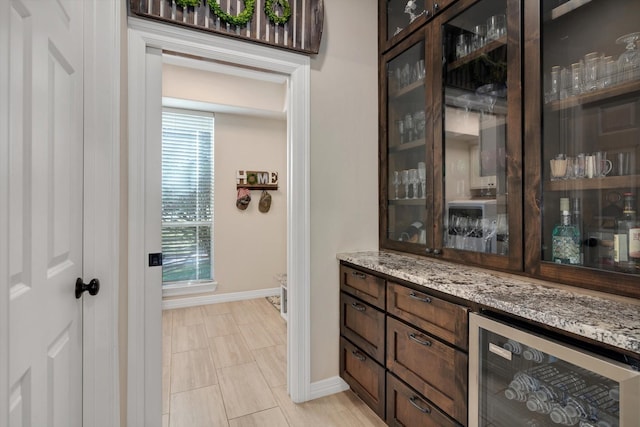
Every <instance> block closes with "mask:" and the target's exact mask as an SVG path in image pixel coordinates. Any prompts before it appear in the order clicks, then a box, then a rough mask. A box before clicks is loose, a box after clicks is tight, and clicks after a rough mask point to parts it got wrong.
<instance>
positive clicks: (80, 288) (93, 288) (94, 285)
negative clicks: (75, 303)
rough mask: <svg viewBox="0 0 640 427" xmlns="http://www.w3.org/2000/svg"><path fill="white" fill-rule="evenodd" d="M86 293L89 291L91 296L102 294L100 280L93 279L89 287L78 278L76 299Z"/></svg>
mask: <svg viewBox="0 0 640 427" xmlns="http://www.w3.org/2000/svg"><path fill="white" fill-rule="evenodd" d="M84 291H89V295H97V294H98V292H100V280H98V279H92V280H91V281H90V282H89V284H88V285H87V284H85V283H84V282H83V281H82V279H81V278H80V277H78V278H77V279H76V298H80V297H81V296H82V293H83V292H84Z"/></svg>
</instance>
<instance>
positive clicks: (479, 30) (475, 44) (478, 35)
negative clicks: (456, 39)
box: [471, 25, 487, 50]
mask: <svg viewBox="0 0 640 427" xmlns="http://www.w3.org/2000/svg"><path fill="white" fill-rule="evenodd" d="M472 32H473V35H472V36H471V49H472V50H478V49H480V48H481V47H482V46H484V44H485V42H486V41H485V39H486V37H487V26H486V25H476V26H475V27H473V31H472Z"/></svg>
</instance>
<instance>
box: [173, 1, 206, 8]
mask: <svg viewBox="0 0 640 427" xmlns="http://www.w3.org/2000/svg"><path fill="white" fill-rule="evenodd" d="M175 1H176V4H177V5H178V6H182V7H188V6H193V7H196V6H200V0H175Z"/></svg>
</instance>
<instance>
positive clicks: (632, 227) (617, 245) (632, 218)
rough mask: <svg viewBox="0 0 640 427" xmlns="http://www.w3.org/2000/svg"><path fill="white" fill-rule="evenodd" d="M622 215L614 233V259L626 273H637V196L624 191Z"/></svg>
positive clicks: (639, 256) (639, 236) (639, 230)
mask: <svg viewBox="0 0 640 427" xmlns="http://www.w3.org/2000/svg"><path fill="white" fill-rule="evenodd" d="M623 200H624V202H623V203H624V208H623V210H622V217H620V218H619V219H618V220H617V221H616V227H615V232H614V235H613V261H614V263H615V266H616V267H617V269H619V270H621V271H624V272H625V273H637V272H638V271H637V269H638V268H639V267H640V223H638V220H637V218H636V207H635V198H634V197H633V194H632V193H624V195H623Z"/></svg>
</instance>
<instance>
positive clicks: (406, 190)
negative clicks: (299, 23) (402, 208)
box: [400, 169, 409, 199]
mask: <svg viewBox="0 0 640 427" xmlns="http://www.w3.org/2000/svg"><path fill="white" fill-rule="evenodd" d="M400 178H401V182H402V185H404V198H405V199H408V198H409V171H408V170H407V169H405V170H403V171H401V172H400Z"/></svg>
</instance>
